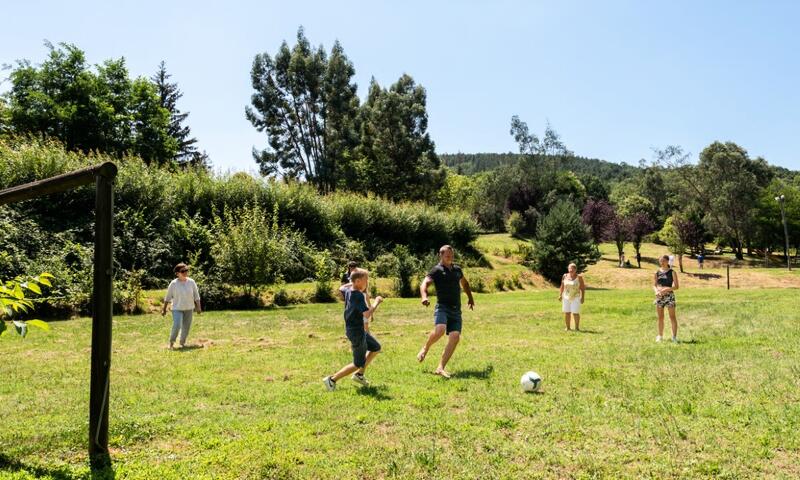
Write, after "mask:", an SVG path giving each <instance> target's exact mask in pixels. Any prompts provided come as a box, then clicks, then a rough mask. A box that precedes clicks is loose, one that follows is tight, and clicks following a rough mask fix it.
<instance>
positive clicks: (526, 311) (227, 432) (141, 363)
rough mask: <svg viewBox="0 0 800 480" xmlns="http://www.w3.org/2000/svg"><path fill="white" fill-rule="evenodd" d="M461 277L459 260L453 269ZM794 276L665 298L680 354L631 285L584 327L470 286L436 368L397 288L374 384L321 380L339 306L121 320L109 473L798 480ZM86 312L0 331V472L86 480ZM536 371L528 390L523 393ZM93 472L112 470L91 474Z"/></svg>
mask: <svg viewBox="0 0 800 480" xmlns="http://www.w3.org/2000/svg"><path fill="white" fill-rule="evenodd" d="M467 273H468V274H469V272H467ZM797 293H798V290H797V289H759V290H731V291H725V290H720V289H712V288H703V289H686V290H681V291H679V292H678V301H679V307H678V308H679V321H680V323H681V332H680V337H681V338H682V339H683V340H684V342H683V343H681V344H678V345H672V344H656V343H655V342H654V337H655V321H654V312H653V307H652V305H651V303H650V301H651V298H650V294H649V293H648V291H647V289H646V288H640V289H635V290H634V289H628V290H592V291H590V292H589V296H588V300H587V303H586V305H585V312H584V321H583V322H582V323H583V327H584V328H585V330H586V331H585V333H568V332H564V331H563V326H562V319H561V314H560V311H559V304H558V302H557V301H556V300H555V292H554V290H544V291H533V292H531V291H517V292H511V293H499V294H486V295H479V296H478V297H477V304H478V305H477V308H476V310H475V311H474V312H467V313H465V315H464V317H465V322H464V324H465V329H464V336H463V342H462V344H461V346H460V347H459V350H458V351H457V352H456V354H455V357H454V360H453V362H452V363H451V365H450V369H451V371H452V372H453V373H454V374H455V377H454V378H453V379H451V380H449V381H448V380H443V379H441V378H439V377H436V376H434V375H432V373H431V372H432V371H433V369H434V367H435V363H436V360H437V358H438V355H439V354H440V352H441V349H442V348H443V342H440V343H439V344H438V345H436V346H435V347H434V350H432V352H431V354H430V355H429V358H428V360H427V361H426V363H424V364H422V365H420V364H418V363H417V362H416V360H415V358H414V356H415V354H416V353H417V351H418V350H419V347H420V345H421V343H422V342H423V340H424V338H425V334H426V332H427V331H428V329H429V326H430V322H431V313H432V311H431V309H427V310H426V309H425V308H424V307H421V306H420V305H419V304H418V301H417V300H397V299H391V300H389V301H387V302H386V304H385V305H384V307H382V309H383V310H382V311H380V312H379V313H378V316H377V320H376V323H375V324H374V327H373V331H374V332H375V333H376V336H377V337H378V338H379V339H380V340H381V342H382V343H383V345H384V350H385V353H383V354H382V355H381V356H379V357H378V359H377V360H376V362H375V364H374V366H373V367H372V368H371V369H370V370H369V371H368V372H367V376H368V377H369V378H370V379H371V381H372V382H373V387H370V388H357V386H356V385H355V384H354V383H353V382H351V381H350V380H342V381H341V382H340V386H339V388H338V390H337V391H336V392H333V393H329V392H327V391H325V389H324V387H323V385H322V383H321V382H320V380H321V379H322V377H323V376H324V375H325V374H328V373H332V372H333V371H334V370H335V369H336V368H338V367H339V366H341V365H342V364H344V363H346V362H347V361H348V359H349V356H348V354H349V349H348V344H347V342H346V340H345V339H344V336H343V326H342V320H341V305H338V304H331V305H301V306H296V307H291V308H284V309H276V310H268V311H259V312H214V313H207V314H204V315H202V316H200V317H199V318H197V319H196V324H195V328H194V330H193V332H192V335H191V337H190V340H191V341H193V342H195V343H196V344H198V345H202V347H200V348H193V349H187V350H185V351H175V352H172V351H168V350H165V348H164V347H165V345H166V336H167V334H168V320H167V318H168V317H167V318H162V317H160V316H155V315H144V316H138V317H116V318H115V325H114V355H113V365H112V387H111V408H110V423H111V432H110V435H111V444H112V447H113V450H112V459H113V462H114V464H113V475H114V476H115V477H116V478H151V479H162V478H164V479H172V478H174V479H179V478H180V479H184V478H237V479H238V478H317V479H327V478H331V479H333V478H336V479H339V478H539V477H542V478H620V477H623V478H642V477H645V478H703V477H708V478H712V477H713V478H765V477H766V478H770V477H772V478H797V477H799V476H800V435H798V433H797V432H798V430H800V366H799V363H798V359H800V342H798V333H799V332H798V329H799V327H798V324H797V313H796V310H797ZM90 323H91V322H90V320H89V319H78V320H73V321H68V322H57V323H53V324H52V327H53V329H52V331H51V332H40V331H33V332H32V333H31V335H29V337H28V338H26V339H24V340H21V339H18V338H15V337H5V338H3V339H2V340H0V362H1V364H2V366H3V367H2V381H0V405H2V406H3V411H2V417H1V418H2V419H1V420H0V422H2V423H0V478H3V479H6V478H14V479H27V478H37V477H43V478H48V477H49V478H53V479H71V478H87V477H88V476H89V475H90V473H89V472H88V468H87V466H86V443H87V442H86V437H87V433H86V428H87V422H88V420H87V413H88V379H89V374H88V368H89V341H90ZM527 370H536V371H537V372H539V373H540V374H541V375H542V376H543V378H544V392H543V393H541V394H524V393H522V392H521V391H520V389H519V385H518V382H519V377H520V375H522V373H524V372H525V371H527ZM106 473H107V474H108V476H109V478H110V477H111V475H112V472H106Z"/></svg>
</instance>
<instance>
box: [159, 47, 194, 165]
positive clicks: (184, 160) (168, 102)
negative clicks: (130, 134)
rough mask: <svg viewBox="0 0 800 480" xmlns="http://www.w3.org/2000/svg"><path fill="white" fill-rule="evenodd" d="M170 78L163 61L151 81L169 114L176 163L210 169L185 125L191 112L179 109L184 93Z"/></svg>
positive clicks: (168, 128)
mask: <svg viewBox="0 0 800 480" xmlns="http://www.w3.org/2000/svg"><path fill="white" fill-rule="evenodd" d="M170 77H172V75H170V74H168V73H167V66H166V63H165V62H164V61H163V60H162V61H161V63H159V64H158V71H156V73H155V74H154V75H153V76H152V77H150V80H151V81H152V82H153V84H154V85H155V87H156V92H157V93H158V98H159V104H160V106H161V108H163V109H165V110H167V111H168V112H169V126H168V127H167V133H169V136H170V137H172V138H174V139H175V142H176V143H177V152H176V153H175V161H176V162H177V163H178V164H179V165H191V166H199V167H203V168H207V167H209V160H208V155H206V154H205V152H203V153H201V152H199V151H198V150H197V146H196V144H197V139H196V138H194V137H192V136H191V135H192V131H191V128H189V126H188V125H185V124H184V122H186V118H187V117H188V116H189V112H181V111H180V109H179V108H178V100H180V99H181V97H183V92H181V91H180V90H179V89H178V84H177V83H170V82H169V79H170Z"/></svg>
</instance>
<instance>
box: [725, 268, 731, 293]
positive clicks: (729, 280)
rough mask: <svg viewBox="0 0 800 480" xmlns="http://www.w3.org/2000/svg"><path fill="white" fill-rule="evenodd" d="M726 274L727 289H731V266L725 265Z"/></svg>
mask: <svg viewBox="0 0 800 480" xmlns="http://www.w3.org/2000/svg"><path fill="white" fill-rule="evenodd" d="M725 272H726V276H727V277H728V290H730V289H731V266H730V265H725Z"/></svg>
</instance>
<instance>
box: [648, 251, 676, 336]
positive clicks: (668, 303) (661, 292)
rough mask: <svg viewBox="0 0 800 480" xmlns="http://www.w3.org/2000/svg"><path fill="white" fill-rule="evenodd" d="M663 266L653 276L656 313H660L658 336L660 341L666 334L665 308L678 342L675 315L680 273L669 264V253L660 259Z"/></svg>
mask: <svg viewBox="0 0 800 480" xmlns="http://www.w3.org/2000/svg"><path fill="white" fill-rule="evenodd" d="M659 263H660V264H661V267H660V268H659V269H658V270H656V274H655V276H654V277H653V291H654V292H655V294H656V300H655V302H653V303H655V304H656V314H657V315H658V336H657V337H656V342H660V341H661V338H662V337H663V336H664V309H665V308H666V309H667V311H669V321H670V323H671V324H672V341H673V342H675V343H677V342H678V319H677V318H676V316H675V290H677V289H678V274H677V273H675V271H674V270H672V268H670V266H669V255H663V256H662V257H661V258H660V259H659Z"/></svg>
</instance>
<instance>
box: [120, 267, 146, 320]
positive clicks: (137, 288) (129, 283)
mask: <svg viewBox="0 0 800 480" xmlns="http://www.w3.org/2000/svg"><path fill="white" fill-rule="evenodd" d="M144 273H145V272H144V271H143V270H134V271H123V272H121V273H120V274H118V275H117V278H115V279H114V289H113V292H114V298H113V307H114V313H115V314H133V313H141V312H142V277H143V276H144Z"/></svg>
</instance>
